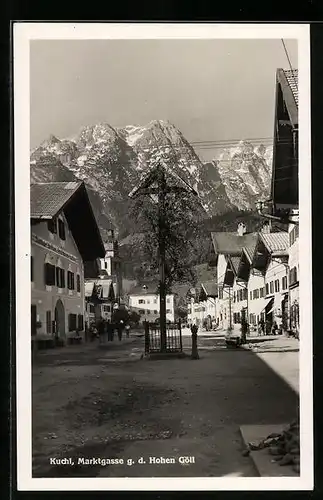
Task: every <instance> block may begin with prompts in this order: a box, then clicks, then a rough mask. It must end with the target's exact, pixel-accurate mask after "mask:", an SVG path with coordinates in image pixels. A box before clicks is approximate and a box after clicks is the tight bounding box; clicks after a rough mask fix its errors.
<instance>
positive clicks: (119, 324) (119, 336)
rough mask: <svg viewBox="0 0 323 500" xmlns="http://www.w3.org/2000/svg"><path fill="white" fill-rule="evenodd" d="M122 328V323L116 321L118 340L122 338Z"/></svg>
mask: <svg viewBox="0 0 323 500" xmlns="http://www.w3.org/2000/svg"><path fill="white" fill-rule="evenodd" d="M122 330H123V324H122V323H121V321H120V323H118V326H117V331H118V339H119V341H121V340H122Z"/></svg>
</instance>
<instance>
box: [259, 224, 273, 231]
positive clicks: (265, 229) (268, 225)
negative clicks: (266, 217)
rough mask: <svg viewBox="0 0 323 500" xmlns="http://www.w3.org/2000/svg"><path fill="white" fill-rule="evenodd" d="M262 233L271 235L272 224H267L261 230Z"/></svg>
mask: <svg viewBox="0 0 323 500" xmlns="http://www.w3.org/2000/svg"><path fill="white" fill-rule="evenodd" d="M260 231H261V233H263V234H269V233H270V232H271V224H270V222H265V224H264V225H263V226H262V228H261V230H260Z"/></svg>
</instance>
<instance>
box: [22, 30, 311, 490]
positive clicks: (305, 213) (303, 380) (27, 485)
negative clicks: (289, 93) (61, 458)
mask: <svg viewBox="0 0 323 500" xmlns="http://www.w3.org/2000/svg"><path fill="white" fill-rule="evenodd" d="M13 31H14V89H13V95H14V141H15V142H14V155H15V259H16V346H17V348H16V354H17V357H16V381H17V479H18V489H19V490H20V491H26V490H31V491H45V490H56V491H58V490H70V491H78V490H91V491H95V490H98V491H99V490H106V491H109V490H120V491H122V490H140V491H144V490H147V491H155V490H157V491H165V490H168V491H170V490H174V491H175V490H179V491H190V490H200V491H202V490H203V491H209V490H310V489H312V488H313V387H312V385H313V384H312V280H311V276H312V274H311V272H312V264H311V262H312V259H311V148H310V45H309V25H307V24H257V23H255V24H209V23H205V24H161V23H154V24H153V23H124V24H123V23H115V24H110V23H75V24H73V23H15V24H14V30H13ZM125 38H129V39H153V38H163V39H175V38H176V39H182V38H190V39H199V38H228V39H230V38H231V39H233V38H235V39H240V38H241V39H253V38H256V39H257V38H258V39H269V38H275V39H280V38H283V39H297V40H298V61H299V66H298V67H299V123H300V125H299V176H300V179H301V182H300V187H301V189H300V190H299V191H300V194H299V205H300V303H301V313H300V325H301V327H300V331H301V334H300V373H301V376H300V417H301V476H300V477H299V478H298V477H296V478H295V477H279V478H265V477H262V478H258V477H255V478H243V477H242V478H241V477H212V478H211V477H203V478H198V477H196V478H189V477H182V478H141V477H140V478H32V450H31V435H32V434H31V429H32V425H31V387H32V385H31V345H30V336H31V332H30V303H31V292H30V190H29V184H30V168H29V154H30V133H29V132H30V121H29V115H30V109H29V102H30V82H29V42H30V40H36V39H42V40H45V39H47V40H49V39H52V40H54V39H57V40H61V39H74V40H75V39H92V40H94V39H125Z"/></svg>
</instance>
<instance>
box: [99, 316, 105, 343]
mask: <svg viewBox="0 0 323 500" xmlns="http://www.w3.org/2000/svg"><path fill="white" fill-rule="evenodd" d="M98 334H99V339H100V343H102V342H103V341H104V334H105V322H104V321H103V318H100V319H99V321H98Z"/></svg>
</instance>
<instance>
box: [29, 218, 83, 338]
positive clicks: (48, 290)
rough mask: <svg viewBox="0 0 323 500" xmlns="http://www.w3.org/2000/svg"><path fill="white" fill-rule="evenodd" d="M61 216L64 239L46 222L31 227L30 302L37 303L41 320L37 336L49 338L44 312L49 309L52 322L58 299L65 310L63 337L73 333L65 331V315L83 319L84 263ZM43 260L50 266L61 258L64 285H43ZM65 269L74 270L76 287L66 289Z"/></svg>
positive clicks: (39, 319)
mask: <svg viewBox="0 0 323 500" xmlns="http://www.w3.org/2000/svg"><path fill="white" fill-rule="evenodd" d="M60 218H61V219H62V220H63V221H64V223H65V236H66V240H65V241H63V240H60V238H59V236H58V234H52V233H50V232H49V231H48V227H47V221H44V222H43V221H42V222H40V223H38V224H36V225H32V226H31V234H32V241H31V255H32V257H33V268H34V278H33V282H31V304H32V305H35V306H36V310H37V321H40V322H41V326H40V327H39V328H37V335H36V338H50V337H52V336H53V335H54V334H53V333H52V332H50V333H48V332H47V324H46V312H47V311H50V312H51V321H53V320H54V319H55V306H56V303H57V300H58V299H61V301H62V303H63V306H64V309H65V336H66V337H68V336H69V335H71V334H73V332H68V315H69V314H76V315H79V314H82V315H83V318H84V312H85V299H84V269H83V262H82V258H81V255H80V253H79V251H78V248H77V246H76V244H75V242H74V239H73V237H72V234H71V233H70V231H69V228H68V225H67V222H66V220H65V218H64V216H60ZM48 246H49V247H50V248H48ZM45 260H47V261H48V262H50V263H52V264H53V265H57V264H58V260H59V261H60V267H63V268H64V270H65V288H63V289H62V288H58V287H57V286H47V285H46V284H45V271H44V266H45ZM68 270H70V271H72V272H73V273H74V279H75V290H68V288H67V271H68ZM77 274H78V275H79V276H80V292H77V278H76V276H77ZM84 320H85V318H84ZM84 323H85V321H84Z"/></svg>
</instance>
